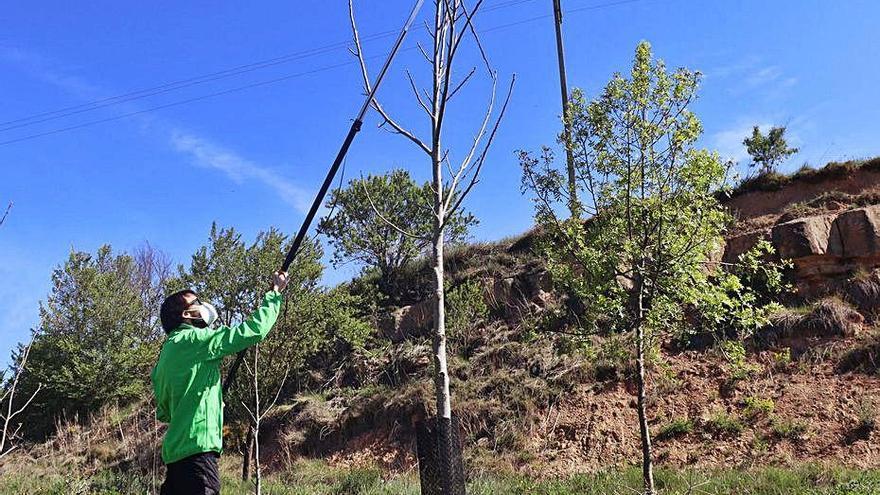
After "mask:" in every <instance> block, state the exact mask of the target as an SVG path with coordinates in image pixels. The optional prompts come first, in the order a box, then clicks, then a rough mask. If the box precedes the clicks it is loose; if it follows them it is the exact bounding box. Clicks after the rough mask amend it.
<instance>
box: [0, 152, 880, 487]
mask: <svg viewBox="0 0 880 495" xmlns="http://www.w3.org/2000/svg"><path fill="white" fill-rule="evenodd" d="M725 204H726V206H727V207H728V208H729V209H730V210H731V211H732V213H733V214H734V215H735V217H736V225H735V226H733V227H732V228H731V230H730V235H729V238H728V242H727V247H726V249H725V252H724V253H723V255H721V259H722V260H724V261H732V260H735V259H736V258H737V256H738V255H739V254H741V253H743V252H745V251H747V250H748V249H749V248H750V247H751V246H753V245H754V244H755V243H756V242H757V241H758V240H761V239H766V240H769V241H771V242H772V244H773V245H774V246H775V247H776V250H777V253H778V255H779V256H781V257H782V258H785V259H791V260H792V261H793V268H792V269H791V270H790V273H788V274H787V276H789V277H790V280H791V281H792V282H793V284H794V286H795V288H796V292H794V293H793V294H790V295H789V296H788V297H786V299H785V300H784V301H783V302H784V303H785V305H786V309H785V310H784V311H782V312H780V313H778V314H776V315H774V317H773V319H772V323H771V324H770V325H769V326H768V327H766V328H764V329H762V330H761V331H760V332H759V333H758V334H757V335H756V336H755V337H753V338H750V339H748V340H746V341H744V342H741V344H742V345H739V346H738V345H728V344H725V345H720V344H717V343H716V341H715V340H714V339H713V338H711V336H706V335H699V334H698V335H695V336H693V337H692V338H691V339H689V340H687V341H668V342H663V343H662V346H661V347H662V351H661V352H660V354H659V355H657V356H654V357H653V358H652V364H651V366H652V373H651V378H650V381H651V386H650V387H649V390H650V391H651V394H650V396H649V411H650V426H651V429H652V433H653V434H654V435H655V439H656V443H655V445H656V456H657V459H658V461H659V464H660V465H661V466H663V467H666V468H685V467H687V468H690V469H693V468H698V469H700V468H705V469H707V470H708V469H721V468H732V467H739V468H742V469H746V468H762V467H766V466H780V465H781V466H801V465H804V464H814V463H815V464H820V465H827V466H840V467H844V468H849V469H858V470H862V469H880V445H878V443H877V441H876V439H877V432H876V428H875V425H876V417H877V413H878V408H880V375H878V369H880V333H878V332H877V330H876V329H875V322H876V321H877V318H878V315H880V313H878V310H880V160H878V159H874V160H870V161H865V162H848V163H846V164H830V165H829V166H828V167H826V168H825V169H822V170H819V171H813V172H807V171H801V172H799V173H798V174H795V175H794V176H792V177H778V176H774V177H769V178H768V177H765V178H762V179H756V180H753V181H751V182H747V183H746V184H744V185H743V186H741V187H740V188H739V189H738V190H737V191H735V192H734V193H733V194H732V195H731V196H730V198H729V199H726V200H725ZM539 236H540V233H539V232H529V233H526V234H524V235H522V236H519V237H517V238H513V239H506V240H502V241H498V242H496V243H489V244H476V245H468V246H464V247H461V248H458V249H456V250H454V251H453V252H452V253H450V256H449V259H448V260H447V262H448V266H447V270H448V276H449V282H448V283H449V288H448V291H449V304H450V313H451V314H450V326H451V352H450V368H451V373H452V376H453V383H452V387H453V401H454V408H455V412H456V414H457V415H458V417H459V419H460V422H461V426H462V431H463V438H464V443H465V447H466V462H467V466H468V469H469V473H470V475H471V476H472V477H475V478H476V477H479V476H481V475H483V474H491V473H507V474H524V475H528V476H529V477H531V478H538V479H545V478H551V477H556V476H563V477H568V476H572V475H575V474H577V473H584V472H598V471H603V470H607V469H610V468H619V469H621V470H625V469H626V468H627V467H628V466H630V465H632V464H634V463H636V462H638V460H639V458H640V457H639V456H640V452H639V443H638V430H637V429H636V428H635V427H634V425H636V424H637V423H636V410H635V408H634V392H633V387H634V384H633V380H632V379H631V371H632V362H631V358H630V357H629V355H628V354H627V352H626V350H625V344H624V343H623V342H622V340H621V338H620V336H615V335H597V336H593V337H591V340H590V343H589V345H587V346H579V345H577V344H576V343H575V342H574V341H573V340H572V339H571V338H570V337H569V336H568V335H567V334H568V333H570V331H572V328H573V325H574V324H575V322H573V321H571V320H570V319H568V318H566V317H564V316H560V315H561V314H562V312H560V311H559V308H560V307H562V305H564V304H567V302H566V299H565V297H564V296H562V295H561V294H558V293H557V292H556V291H555V290H554V288H553V285H552V281H551V280H550V277H549V275H548V274H547V272H546V271H545V270H544V268H543V266H542V263H541V260H540V259H539V258H538V257H537V256H536V255H535V254H534V252H533V251H532V247H533V245H534V243H535V240H536V238H538V237H539ZM410 270H411V273H409V274H408V276H406V277H403V279H404V282H402V283H401V286H400V287H398V290H399V294H398V296H399V297H398V298H397V299H398V302H399V303H400V304H401V305H399V306H390V307H383V308H380V309H379V310H378V311H377V312H376V315H375V318H374V321H373V322H372V323H373V324H374V325H375V328H376V333H377V338H376V339H374V341H373V342H372V343H371V344H370V345H369V346H367V348H365V349H362V350H358V351H355V352H353V353H351V354H345V355H338V356H334V357H333V359H330V360H326V361H325V362H324V363H323V364H315V365H314V367H313V369H311V370H310V373H311V374H312V377H311V380H312V382H314V383H323V384H324V386H323V387H322V388H321V389H320V390H317V391H313V392H311V393H309V394H300V395H296V396H291V397H285V398H283V400H282V401H281V405H280V406H279V407H278V408H277V409H275V410H274V412H273V414H272V416H271V417H270V418H267V419H266V420H265V422H264V426H263V434H262V438H263V447H262V463H263V464H264V466H265V472H266V473H267V474H270V475H272V474H273V473H276V474H277V475H278V476H284V475H285V474H284V473H286V472H289V470H290V469H291V466H302V465H303V463H304V462H305V463H308V462H314V461H315V460H321V461H322V462H324V463H326V465H328V466H330V467H331V468H333V469H344V470H350V469H353V468H354V469H367V470H369V469H374V468H378V469H379V471H378V472H380V473H382V476H385V477H389V476H394V475H402V476H404V477H406V476H411V475H412V473H413V471H414V470H415V469H417V468H416V458H415V440H414V439H415V434H414V424H415V422H416V421H418V420H419V419H421V418H424V417H426V416H429V415H430V414H431V407H432V404H433V400H432V391H431V389H430V380H429V378H428V371H429V367H430V365H431V361H430V352H429V351H430V345H429V342H428V341H427V337H426V336H427V328H428V327H429V325H430V318H431V316H430V311H428V307H427V304H428V301H426V300H425V298H424V297H425V294H426V293H427V290H426V284H427V281H428V280H429V279H428V272H427V270H428V267H427V266H426V265H424V264H422V265H418V264H417V265H415V266H412V267H410ZM353 287H356V284H353ZM742 351H745V352H742ZM161 433H162V431H161V427H160V426H159V425H158V424H157V423H156V422H155V421H154V420H153V418H152V407H151V404H150V402H149V401H148V400H145V401H143V402H140V403H138V404H135V405H132V406H129V407H126V408H122V409H112V410H108V411H104V412H103V413H102V414H99V415H97V416H96V417H95V418H94V419H93V420H92V422H91V423H90V424H88V425H85V426H78V425H77V424H76V423H70V424H68V425H66V426H63V427H62V428H61V429H60V430H59V433H58V434H57V435H56V437H54V438H53V439H51V440H50V441H49V442H47V443H45V444H40V445H35V446H32V447H30V448H29V449H27V450H24V451H21V452H16V453H14V454H13V455H11V456H9V457H8V458H7V459H4V460H3V461H0V462H2V465H0V466H2V467H0V469H3V470H4V471H5V472H9V471H10V470H21V469H23V470H24V472H30V471H33V472H41V473H44V474H45V473H52V472H55V470H58V471H59V472H60V471H77V472H82V473H100V472H104V471H103V470H106V469H108V468H109V469H110V470H111V471H114V470H115V471H132V470H134V471H136V472H140V473H145V474H143V476H145V477H154V478H155V477H156V476H157V475H158V474H157V473H158V472H159V467H158V461H157V455H156V448H157V445H158V441H159V439H160V437H161ZM229 441H230V442H231V441H232V436H230V437H229ZM239 448H240V445H236V444H234V443H231V444H230V445H228V450H229V452H230V453H232V455H230V456H227V457H228V458H229V460H228V461H227V462H229V463H235V462H238V461H237V460H236V459H237V454H235V452H236V451H237V450H238V449H239ZM231 469H233V468H230V470H231ZM328 493H329V492H328ZM351 493H359V492H355V491H353V492H351ZM859 493H861V492H859ZM865 493H867V492H865Z"/></svg>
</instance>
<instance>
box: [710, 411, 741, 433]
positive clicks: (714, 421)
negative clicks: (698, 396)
mask: <svg viewBox="0 0 880 495" xmlns="http://www.w3.org/2000/svg"><path fill="white" fill-rule="evenodd" d="M743 428H744V427H743V424H742V421H740V420H739V419H737V418H736V417H735V416H731V415H729V414H727V413H724V412H719V413H716V414H715V415H713V416H712V417H711V418H709V420H708V421H706V429H707V430H709V433H711V434H713V435H715V436H718V437H723V436H738V435H739V434H740V433H742V431H743Z"/></svg>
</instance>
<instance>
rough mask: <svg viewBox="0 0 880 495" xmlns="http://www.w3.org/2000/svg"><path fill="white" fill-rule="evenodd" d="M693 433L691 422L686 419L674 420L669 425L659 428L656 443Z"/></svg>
mask: <svg viewBox="0 0 880 495" xmlns="http://www.w3.org/2000/svg"><path fill="white" fill-rule="evenodd" d="M692 431H694V423H693V421H691V420H689V419H687V418H675V419H673V420H672V421H671V422H670V423H669V424H667V425H665V426H664V427H663V428H660V432H659V433H658V434H657V441H658V442H662V441H663V440H668V439H670V438H676V437H680V436H682V435H686V434H688V433H690V432H692Z"/></svg>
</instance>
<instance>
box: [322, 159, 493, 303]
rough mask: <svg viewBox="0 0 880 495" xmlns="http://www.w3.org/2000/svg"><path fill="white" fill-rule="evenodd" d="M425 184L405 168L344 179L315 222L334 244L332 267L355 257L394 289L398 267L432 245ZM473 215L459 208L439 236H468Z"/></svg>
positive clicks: (386, 288)
mask: <svg viewBox="0 0 880 495" xmlns="http://www.w3.org/2000/svg"><path fill="white" fill-rule="evenodd" d="M431 201H432V189H431V185H430V183H427V182H426V183H425V184H423V185H422V186H421V187H419V186H418V185H417V184H416V182H415V181H414V180H413V179H412V177H410V175H409V172H407V171H406V170H401V169H397V170H392V171H391V172H389V173H387V174H385V175H368V176H367V177H366V178H361V179H354V180H351V181H349V183H348V187H346V188H345V189H340V190H336V191H334V192H333V194H332V195H331V197H330V199H329V200H328V201H327V208H329V209H331V210H332V211H334V213H333V215H332V216H328V217H325V218H323V219H322V220H321V222H320V224H319V225H318V231H319V232H321V233H322V234H324V235H326V236H327V238H328V240H329V242H330V245H331V246H332V247H333V250H334V251H333V258H332V262H333V264H334V265H335V266H339V265H341V264H344V263H347V262H350V261H354V262H356V263H360V264H361V265H364V266H366V267H372V268H375V269H378V270H379V273H380V276H379V288H380V289H381V290H382V291H383V292H385V293H386V294H388V295H392V294H393V292H394V291H393V290H392V287H393V283H394V279H395V276H396V275H397V274H398V273H399V270H400V268H401V267H402V266H404V265H406V264H407V263H409V262H411V261H413V260H414V259H415V258H416V257H418V256H419V255H422V254H425V253H426V252H427V250H428V248H429V247H430V245H431V241H430V239H431V235H430V234H431V231H432V229H433V216H432V212H431ZM476 223H477V219H476V218H475V217H474V216H473V215H471V214H470V213H468V212H466V211H463V210H459V211H456V212H454V213H453V214H451V215H450V216H449V218H448V219H447V225H446V229H445V231H444V235H445V236H446V242H448V243H451V244H454V243H459V242H462V241H464V240H465V239H466V238H467V234H468V230H469V229H470V227H472V226H473V225H475V224H476Z"/></svg>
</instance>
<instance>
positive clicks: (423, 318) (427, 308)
mask: <svg viewBox="0 0 880 495" xmlns="http://www.w3.org/2000/svg"><path fill="white" fill-rule="evenodd" d="M482 283H483V300H484V301H485V303H486V306H487V307H488V308H489V309H490V310H491V311H492V312H493V313H495V314H496V315H499V316H501V317H503V318H521V317H522V313H523V312H524V311H529V310H531V309H536V308H543V307H546V306H547V305H548V304H550V303H551V301H552V299H553V295H552V283H551V281H550V274H549V273H548V272H547V271H546V270H544V269H543V268H534V267H533V268H532V269H528V270H525V271H522V272H520V273H517V274H515V275H511V276H506V277H495V278H489V279H485V280H483V281H482ZM433 301H434V299H433V298H432V299H428V300H425V301H421V302H418V303H416V304H413V305H410V306H404V307H402V308H398V309H395V310H393V311H389V312H388V313H385V314H383V315H381V316H380V317H379V321H378V326H379V330H380V332H381V333H382V335H383V336H384V337H385V338H387V339H388V340H390V341H392V342H401V341H404V340H406V339H409V338H416V337H425V336H428V335H430V332H431V327H432V325H433V323H434V313H433V310H434V307H433Z"/></svg>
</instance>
